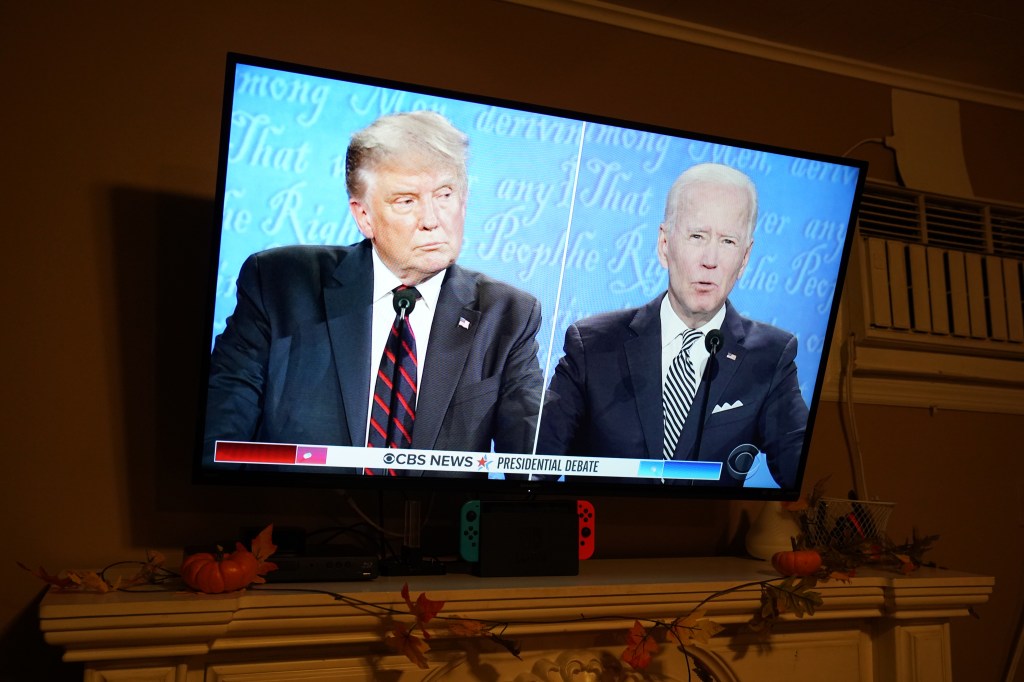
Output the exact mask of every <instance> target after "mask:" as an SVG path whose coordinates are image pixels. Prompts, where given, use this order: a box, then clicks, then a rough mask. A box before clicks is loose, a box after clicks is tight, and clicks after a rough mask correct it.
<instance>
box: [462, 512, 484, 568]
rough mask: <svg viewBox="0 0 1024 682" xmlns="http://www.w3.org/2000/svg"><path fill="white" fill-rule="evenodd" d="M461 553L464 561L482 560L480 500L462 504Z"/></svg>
mask: <svg viewBox="0 0 1024 682" xmlns="http://www.w3.org/2000/svg"><path fill="white" fill-rule="evenodd" d="M459 530H460V531H461V532H460V534H459V554H460V555H461V556H462V559H463V560H464V561H480V500H470V501H469V502H466V503H465V504H464V505H462V514H461V517H460V529H459Z"/></svg>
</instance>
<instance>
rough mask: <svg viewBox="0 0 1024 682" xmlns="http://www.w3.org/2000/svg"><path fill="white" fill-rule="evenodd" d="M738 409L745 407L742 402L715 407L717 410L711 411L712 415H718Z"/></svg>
mask: <svg viewBox="0 0 1024 682" xmlns="http://www.w3.org/2000/svg"><path fill="white" fill-rule="evenodd" d="M737 407H743V401H742V400H737V401H736V402H734V403H722V404H721V405H715V408H714V409H713V410H711V414H718V413H719V412H725V411H726V410H735V409H736V408H737Z"/></svg>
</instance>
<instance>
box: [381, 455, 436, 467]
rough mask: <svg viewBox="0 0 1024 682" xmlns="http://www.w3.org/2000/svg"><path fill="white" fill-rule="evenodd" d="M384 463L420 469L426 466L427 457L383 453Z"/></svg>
mask: <svg viewBox="0 0 1024 682" xmlns="http://www.w3.org/2000/svg"><path fill="white" fill-rule="evenodd" d="M384 463H385V464H388V465H391V464H397V465H399V466H402V465H405V466H415V467H422V466H426V465H427V456H426V455H422V454H418V453H412V452H386V453H384Z"/></svg>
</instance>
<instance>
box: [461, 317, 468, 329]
mask: <svg viewBox="0 0 1024 682" xmlns="http://www.w3.org/2000/svg"><path fill="white" fill-rule="evenodd" d="M459 326H460V327H462V328H463V329H469V320H467V319H466V318H464V317H460V318H459Z"/></svg>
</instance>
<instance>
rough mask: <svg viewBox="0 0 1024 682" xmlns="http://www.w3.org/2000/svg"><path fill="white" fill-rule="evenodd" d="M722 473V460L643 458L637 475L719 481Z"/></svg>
mask: <svg viewBox="0 0 1024 682" xmlns="http://www.w3.org/2000/svg"><path fill="white" fill-rule="evenodd" d="M721 475H722V463H721V462H690V461H685V460H684V461H676V460H669V461H665V460H660V459H643V460H640V467H639V469H638V470H637V476H639V477H641V478H664V479H672V480H688V481H717V480H718V479H719V478H720V477H721Z"/></svg>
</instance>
